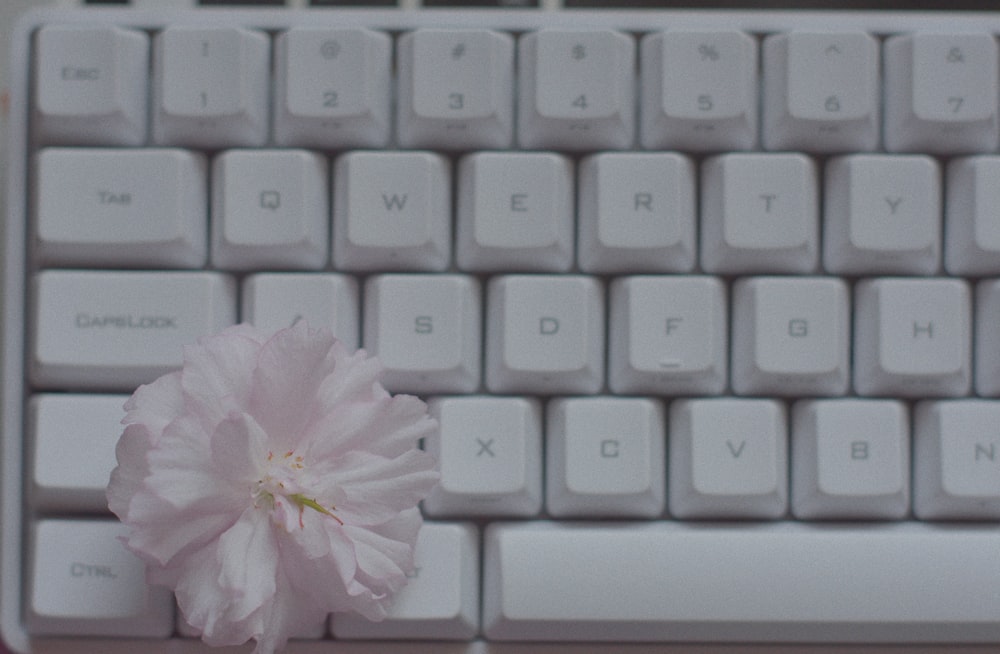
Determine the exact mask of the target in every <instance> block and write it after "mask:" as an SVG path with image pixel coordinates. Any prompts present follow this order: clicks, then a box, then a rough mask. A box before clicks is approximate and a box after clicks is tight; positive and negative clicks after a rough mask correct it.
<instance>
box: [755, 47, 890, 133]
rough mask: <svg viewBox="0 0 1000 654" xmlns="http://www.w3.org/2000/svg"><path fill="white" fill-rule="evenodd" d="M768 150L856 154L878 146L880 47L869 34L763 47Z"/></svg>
mask: <svg viewBox="0 0 1000 654" xmlns="http://www.w3.org/2000/svg"><path fill="white" fill-rule="evenodd" d="M763 94H764V95H763V97H764V147H766V148H767V149H768V150H808V151H812V152H852V151H865V150H874V149H876V147H877V146H878V142H879V123H880V113H879V102H880V98H879V57H878V42H877V41H876V40H875V39H874V38H873V37H872V36H871V35H869V34H865V33H864V32H844V33H828V32H791V33H789V34H774V35H772V36H769V37H767V39H766V40H765V41H764V88H763Z"/></svg>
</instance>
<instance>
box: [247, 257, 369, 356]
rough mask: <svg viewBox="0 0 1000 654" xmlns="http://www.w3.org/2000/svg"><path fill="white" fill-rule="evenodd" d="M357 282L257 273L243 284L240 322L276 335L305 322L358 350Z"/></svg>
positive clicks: (335, 277) (312, 275) (324, 276)
mask: <svg viewBox="0 0 1000 654" xmlns="http://www.w3.org/2000/svg"><path fill="white" fill-rule="evenodd" d="M359 296H360V295H359V291H358V282H357V280H356V279H355V278H354V277H349V276H347V275H340V274H337V273H326V274H324V273H260V274H257V275H250V276H248V277H247V278H246V279H244V280H243V292H242V296H241V298H242V302H241V305H240V306H241V309H242V319H243V321H244V322H248V323H250V324H252V325H254V326H255V327H257V328H258V329H262V330H264V331H276V330H278V329H283V328H285V327H290V326H291V325H294V324H295V323H296V322H298V321H299V320H305V321H306V322H307V323H308V324H309V325H310V326H311V327H313V328H320V327H325V328H327V329H329V330H330V331H332V332H333V335H334V336H336V337H337V338H338V339H340V341H342V342H343V343H344V344H345V345H346V346H347V347H349V348H351V349H356V348H357V347H359V346H360V344H361V341H360V337H359V334H358V332H359V328H358V325H359V324H360V323H361V314H360V309H359V300H358V298H359Z"/></svg>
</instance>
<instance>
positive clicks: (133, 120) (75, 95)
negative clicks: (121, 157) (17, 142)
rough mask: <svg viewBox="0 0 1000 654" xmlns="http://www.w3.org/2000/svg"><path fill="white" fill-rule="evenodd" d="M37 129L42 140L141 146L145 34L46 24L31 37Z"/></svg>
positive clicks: (144, 111)
mask: <svg viewBox="0 0 1000 654" xmlns="http://www.w3.org/2000/svg"><path fill="white" fill-rule="evenodd" d="M35 49H36V55H37V58H38V59H37V61H38V63H37V65H36V67H35V115H34V121H35V130H36V134H37V136H38V138H39V140H40V141H41V142H43V143H59V144H63V145H84V144H86V145H141V144H142V143H143V142H144V141H145V140H146V120H147V116H148V113H149V105H148V102H147V100H146V85H147V83H148V73H147V71H148V68H149V37H148V36H146V34H145V33H143V32H140V31H137V30H131V29H122V28H117V27H82V26H75V25H49V26H46V27H44V28H43V29H41V30H39V32H38V35H37V36H36V38H35Z"/></svg>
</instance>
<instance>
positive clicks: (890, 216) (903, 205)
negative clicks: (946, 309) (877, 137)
mask: <svg viewBox="0 0 1000 654" xmlns="http://www.w3.org/2000/svg"><path fill="white" fill-rule="evenodd" d="M825 190H826V194H825V206H824V217H825V220H824V223H823V225H824V231H823V266H824V267H825V268H826V270H827V272H831V273H836V274H847V275H885V274H901V275H933V274H934V273H936V272H937V271H938V270H939V269H940V267H941V181H940V172H939V170H938V164H937V162H936V161H935V160H934V159H931V158H930V157H922V156H891V155H889V156H887V155H856V156H846V157H838V158H836V159H832V160H830V162H829V163H828V164H827V168H826V189H825Z"/></svg>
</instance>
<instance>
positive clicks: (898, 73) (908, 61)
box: [885, 33, 1000, 154]
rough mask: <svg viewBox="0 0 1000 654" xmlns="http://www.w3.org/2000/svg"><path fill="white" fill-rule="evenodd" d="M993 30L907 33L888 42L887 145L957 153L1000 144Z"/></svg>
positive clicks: (988, 149) (985, 149) (895, 149)
mask: <svg viewBox="0 0 1000 654" xmlns="http://www.w3.org/2000/svg"><path fill="white" fill-rule="evenodd" d="M998 80H1000V77H998V72H997V44H996V41H995V40H994V38H993V35H992V34H976V33H970V34H946V33H940V34H934V33H918V34H903V35H899V36H894V37H892V38H889V39H888V40H886V42H885V147H886V149H887V150H889V151H890V152H934V153H941V154H954V153H966V152H992V151H994V150H996V148H997V135H998V128H997V93H998V84H1000V81H998Z"/></svg>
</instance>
